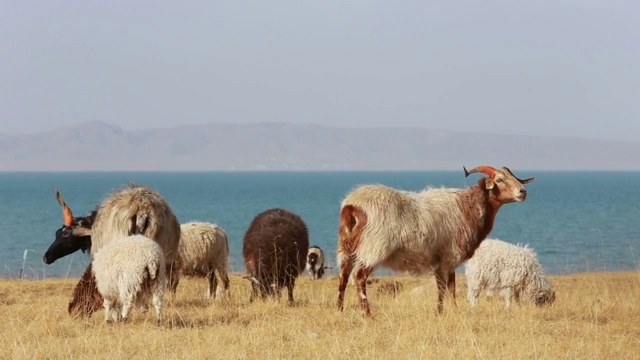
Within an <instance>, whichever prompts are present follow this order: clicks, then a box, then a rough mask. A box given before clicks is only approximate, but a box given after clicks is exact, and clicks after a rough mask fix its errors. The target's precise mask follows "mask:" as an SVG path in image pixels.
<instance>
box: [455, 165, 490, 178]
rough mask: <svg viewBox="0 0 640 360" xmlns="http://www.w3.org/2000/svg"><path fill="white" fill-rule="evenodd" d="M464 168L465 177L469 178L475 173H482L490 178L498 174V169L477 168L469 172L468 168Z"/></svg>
mask: <svg viewBox="0 0 640 360" xmlns="http://www.w3.org/2000/svg"><path fill="white" fill-rule="evenodd" d="M462 168H463V169H464V176H465V177H467V176H469V175H470V174H473V173H477V172H481V173H485V174H487V175H489V176H493V174H494V173H495V172H496V169H494V168H492V167H491V166H478V167H475V168H473V169H471V170H467V168H466V167H464V166H462Z"/></svg>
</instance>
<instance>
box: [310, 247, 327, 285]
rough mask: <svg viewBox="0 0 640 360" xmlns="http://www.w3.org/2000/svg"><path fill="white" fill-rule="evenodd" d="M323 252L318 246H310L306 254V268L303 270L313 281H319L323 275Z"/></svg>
mask: <svg viewBox="0 0 640 360" xmlns="http://www.w3.org/2000/svg"><path fill="white" fill-rule="evenodd" d="M325 269H326V267H325V266H324V252H323V251H322V249H321V248H320V247H319V246H310V247H309V252H308V253H307V266H306V268H305V270H307V273H308V274H309V275H311V276H312V277H313V279H314V280H316V279H321V278H322V275H324V270H325Z"/></svg>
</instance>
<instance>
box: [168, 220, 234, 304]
mask: <svg viewBox="0 0 640 360" xmlns="http://www.w3.org/2000/svg"><path fill="white" fill-rule="evenodd" d="M228 264H229V243H228V240H227V234H226V233H225V231H224V230H223V229H222V228H220V227H219V226H218V225H216V224H212V223H208V222H198V221H192V222H188V223H184V224H181V225H180V245H179V246H178V257H177V258H176V261H175V263H174V273H173V274H172V276H170V279H169V284H170V289H171V291H172V292H175V291H176V288H177V287H178V282H179V277H180V276H189V277H192V276H195V277H207V278H208V280H209V289H208V291H207V294H206V296H207V297H211V296H213V298H215V296H216V292H217V288H218V280H217V279H216V274H215V273H216V272H217V273H218V276H219V277H220V280H221V281H222V287H223V290H224V293H225V295H228V294H229V274H228V273H229V270H228ZM174 275H175V276H174Z"/></svg>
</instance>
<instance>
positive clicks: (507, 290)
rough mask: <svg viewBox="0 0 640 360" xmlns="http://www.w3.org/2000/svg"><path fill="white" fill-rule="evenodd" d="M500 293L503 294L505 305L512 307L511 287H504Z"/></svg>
mask: <svg viewBox="0 0 640 360" xmlns="http://www.w3.org/2000/svg"><path fill="white" fill-rule="evenodd" d="M500 295H502V298H503V299H504V303H505V307H507V308H508V307H510V306H511V296H512V292H511V288H505V289H502V290H501V291H500Z"/></svg>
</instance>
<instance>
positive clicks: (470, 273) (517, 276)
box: [465, 239, 556, 307]
mask: <svg viewBox="0 0 640 360" xmlns="http://www.w3.org/2000/svg"><path fill="white" fill-rule="evenodd" d="M465 276H466V278H467V298H468V300H469V304H470V305H471V306H476V305H478V297H479V295H480V292H481V291H482V290H484V289H487V290H488V291H490V292H492V293H493V292H495V291H497V292H499V293H500V294H501V295H502V297H503V298H504V301H505V305H506V307H509V306H511V298H512V297H513V298H514V299H515V300H516V302H519V301H531V302H533V303H534V304H536V305H538V306H542V305H550V304H552V303H553V302H554V301H555V298H556V293H555V290H554V288H553V285H552V284H551V281H549V279H548V278H547V276H546V275H545V274H544V270H543V269H542V266H541V265H540V263H539V262H538V259H537V257H536V253H535V252H534V251H533V249H531V248H529V247H528V246H517V245H514V244H510V243H507V242H504V241H502V240H498V239H486V240H484V241H483V242H482V243H481V244H480V246H479V247H478V249H477V250H476V251H475V253H474V255H473V256H472V257H471V259H469V260H467V262H466V264H465Z"/></svg>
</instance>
